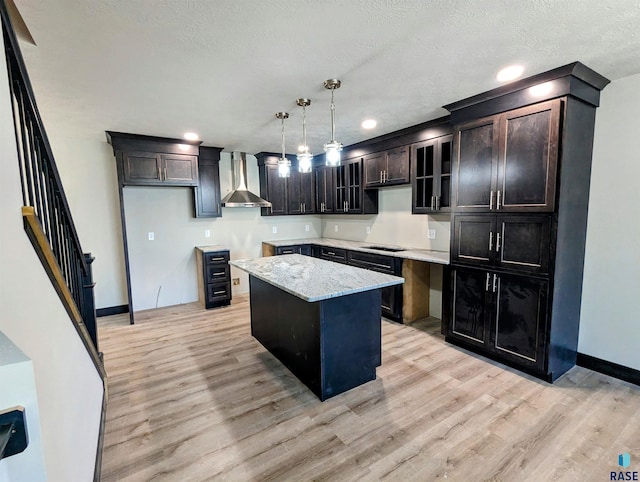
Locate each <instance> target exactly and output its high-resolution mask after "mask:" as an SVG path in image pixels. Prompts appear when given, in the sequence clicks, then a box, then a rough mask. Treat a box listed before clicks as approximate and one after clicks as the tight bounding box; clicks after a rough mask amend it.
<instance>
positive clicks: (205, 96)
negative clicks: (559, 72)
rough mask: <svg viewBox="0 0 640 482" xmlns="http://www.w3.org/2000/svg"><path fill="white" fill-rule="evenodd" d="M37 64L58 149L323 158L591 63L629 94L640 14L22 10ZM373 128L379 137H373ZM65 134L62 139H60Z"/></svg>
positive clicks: (452, 1)
mask: <svg viewBox="0 0 640 482" xmlns="http://www.w3.org/2000/svg"><path fill="white" fill-rule="evenodd" d="M16 4H17V6H18V8H19V10H20V12H21V14H22V16H23V17H24V19H25V22H26V24H27V26H28V27H29V30H30V31H31V33H32V35H33V37H34V39H35V41H36V43H37V47H36V46H33V45H29V44H23V45H22V50H23V55H24V57H25V61H26V63H27V67H28V69H29V73H30V76H31V79H32V83H33V86H34V90H35V92H36V97H37V100H38V103H39V106H40V110H41V113H42V115H43V118H44V121H45V125H46V126H47V128H48V130H49V132H50V135H52V137H53V136H55V135H56V133H57V132H58V130H60V132H62V131H64V133H65V135H67V136H69V135H72V136H74V137H75V136H77V137H78V138H93V137H96V136H97V137H100V138H101V139H104V131H105V130H115V131H123V132H132V133H139V134H148V135H158V136H167V137H179V136H181V135H182V134H183V133H184V132H185V131H195V132H197V133H199V134H200V137H201V139H202V140H203V141H204V144H205V145H213V146H221V147H224V148H225V150H228V151H230V150H243V151H246V152H249V153H255V152H258V151H263V150H266V151H278V150H279V149H280V147H279V146H280V124H279V121H278V120H277V119H275V117H274V114H275V112H277V111H280V110H285V111H289V112H290V114H291V117H290V118H289V121H288V123H287V151H288V152H294V151H295V149H296V146H297V145H298V144H299V143H300V140H301V139H300V138H301V115H302V114H301V108H300V107H297V106H296V105H295V99H296V98H298V97H309V98H311V99H312V104H311V106H310V107H309V108H308V109H307V125H308V132H309V144H310V146H311V148H312V150H313V152H314V153H320V152H321V151H322V144H323V143H325V142H327V141H328V140H329V137H330V124H329V119H330V116H329V97H330V94H329V91H327V90H325V89H324V88H323V86H322V83H323V81H324V80H325V79H328V78H332V77H336V78H339V79H341V80H342V82H343V84H342V88H340V89H339V90H337V91H336V94H335V99H336V100H335V102H336V119H337V129H336V139H337V140H338V141H340V142H342V143H343V144H345V145H347V144H352V143H354V142H358V141H361V140H363V139H367V138H370V137H375V136H378V135H381V134H385V133H388V132H391V131H394V130H397V129H400V128H403V127H407V126H410V125H414V124H417V123H420V122H424V121H427V120H430V119H433V118H435V117H439V116H442V115H446V113H447V112H446V111H445V110H444V109H442V108H441V106H442V105H444V104H447V103H450V102H454V101H457V100H460V99H462V98H465V97H468V96H471V95H474V94H477V93H480V92H483V91H486V90H489V89H491V88H494V87H496V86H498V85H499V83H498V82H497V81H496V80H495V75H496V72H497V71H498V70H499V69H500V68H502V67H504V66H506V65H509V64H514V63H519V64H522V65H523V66H524V67H525V73H524V76H525V77H526V76H529V75H533V74H536V73H539V72H543V71H546V70H549V69H552V68H555V67H559V66H561V65H564V64H567V63H570V62H573V61H575V60H579V61H581V62H583V63H584V64H586V65H587V66H588V67H591V68H592V69H594V70H595V71H597V72H598V73H600V74H602V75H604V76H605V77H607V78H609V79H611V80H615V79H618V78H621V77H625V76H628V75H632V74H636V73H639V72H640V1H639V0H600V1H584V0H583V1H578V0H557V1H555V0H544V1H534V0H528V1H514V0H502V1H494V0H485V1H478V0H476V1H472V0H466V1H456V0H444V1H443V0H431V1H425V0H419V1H414V0H403V1H400V0H279V1H276V0H263V1H256V0H171V1H170V0H47V1H44V2H43V1H41V0H16ZM368 117H372V118H375V119H377V120H378V127H377V128H376V129H373V130H370V131H365V130H363V129H361V127H360V123H361V122H362V120H363V119H365V118H368ZM52 126H53V127H52Z"/></svg>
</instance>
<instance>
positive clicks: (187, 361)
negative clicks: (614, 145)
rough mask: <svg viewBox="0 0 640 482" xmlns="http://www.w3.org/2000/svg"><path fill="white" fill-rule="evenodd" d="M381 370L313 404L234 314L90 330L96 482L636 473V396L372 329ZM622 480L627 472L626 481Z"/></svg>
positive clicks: (435, 330) (600, 477)
mask: <svg viewBox="0 0 640 482" xmlns="http://www.w3.org/2000/svg"><path fill="white" fill-rule="evenodd" d="M382 334H383V340H382V366H381V367H379V368H378V377H377V379H376V380H375V381H372V382H369V383H367V384H365V385H363V386H361V387H358V388H356V389H353V390H351V391H349V392H347V393H344V394H342V395H339V396H337V397H334V398H332V399H330V400H328V401H326V402H324V403H322V402H320V401H319V400H318V399H317V398H316V397H315V396H314V395H313V394H312V393H311V392H310V391H309V390H308V389H307V388H306V387H305V386H304V385H302V384H301V383H300V382H299V381H298V380H297V379H296V378H295V377H294V376H293V375H291V373H290V372H289V371H288V370H287V369H285V368H284V367H283V366H282V365H281V364H280V362H278V361H277V360H276V359H275V358H274V357H273V356H272V355H271V354H269V353H268V352H267V351H266V350H265V349H264V348H263V347H262V346H261V345H260V344H259V343H258V342H257V341H256V340H255V339H253V338H252V337H251V334H250V326H249V300H248V297H247V296H241V297H236V299H234V302H233V304H232V305H231V306H230V307H227V308H221V309H216V310H209V311H206V310H203V309H201V308H200V307H199V306H198V305H197V304H188V305H181V306H176V307H170V308H163V309H158V310H151V311H147V312H143V313H140V314H138V316H137V317H136V324H135V325H134V326H130V325H129V324H128V316H127V315H117V316H112V317H107V318H101V319H99V339H100V348H101V350H102V351H103V352H104V359H105V365H106V370H107V374H108V377H109V401H108V407H107V423H106V433H105V446H104V455H103V467H102V480H103V481H105V482H107V481H143V480H144V481H147V480H167V481H191V480H214V479H219V480H231V481H244V480H295V481H300V480H337V481H345V480H356V479H361V480H402V481H406V480H417V481H427V480H439V479H446V480H461V481H480V480H496V481H497V480H502V481H522V480H525V481H547V480H553V481H562V480H567V481H573V480H594V481H604V480H609V472H610V471H615V470H618V469H619V467H618V466H617V456H618V454H619V453H621V452H624V451H626V452H629V453H630V454H631V463H632V465H631V467H630V468H629V469H627V470H639V469H640V387H638V386H636V385H632V384H629V383H626V382H622V381H619V380H616V379H613V378H610V377H607V376H604V375H600V374H598V373H595V372H592V371H590V370H587V369H584V368H579V367H575V368H573V369H572V370H571V371H570V372H569V373H568V374H567V375H565V376H564V377H562V378H561V379H560V380H559V381H558V382H556V384H554V385H549V384H547V383H545V382H541V381H538V380H536V379H534V378H532V377H529V376H527V375H523V374H521V373H519V372H516V371H515V370H511V369H510V368H506V367H505V366H503V365H499V364H497V363H494V362H491V361H488V360H487V359H485V358H482V357H480V356H477V355H473V354H471V353H469V352H466V351H464V350H461V349H459V348H456V347H453V346H451V345H449V344H447V343H445V342H444V340H443V338H442V336H441V335H440V334H439V322H438V320H434V319H426V320H421V321H419V322H417V323H415V324H413V325H412V326H404V325H400V324H396V323H391V322H388V321H386V320H383V322H382ZM634 467H635V468H634Z"/></svg>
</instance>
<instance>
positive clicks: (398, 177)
mask: <svg viewBox="0 0 640 482" xmlns="http://www.w3.org/2000/svg"><path fill="white" fill-rule="evenodd" d="M410 152H411V150H410V148H409V147H408V146H402V147H398V148H396V149H390V150H388V151H387V153H386V157H387V162H386V167H385V174H384V179H383V181H384V185H385V186H386V185H393V184H407V183H408V182H409V156H410ZM367 187H368V186H367Z"/></svg>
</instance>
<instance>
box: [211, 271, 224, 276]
mask: <svg viewBox="0 0 640 482" xmlns="http://www.w3.org/2000/svg"><path fill="white" fill-rule="evenodd" d="M224 275H225V272H224V271H220V272H219V273H213V276H224Z"/></svg>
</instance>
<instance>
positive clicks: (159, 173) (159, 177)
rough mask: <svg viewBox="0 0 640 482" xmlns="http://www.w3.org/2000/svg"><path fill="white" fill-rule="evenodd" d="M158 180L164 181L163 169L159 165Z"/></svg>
mask: <svg viewBox="0 0 640 482" xmlns="http://www.w3.org/2000/svg"><path fill="white" fill-rule="evenodd" d="M158 181H162V169H161V168H160V166H158Z"/></svg>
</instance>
